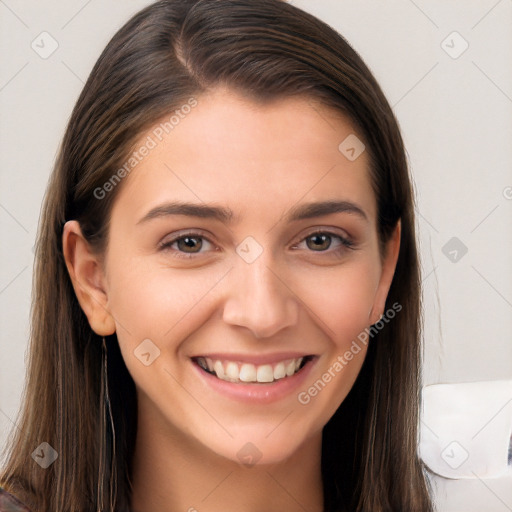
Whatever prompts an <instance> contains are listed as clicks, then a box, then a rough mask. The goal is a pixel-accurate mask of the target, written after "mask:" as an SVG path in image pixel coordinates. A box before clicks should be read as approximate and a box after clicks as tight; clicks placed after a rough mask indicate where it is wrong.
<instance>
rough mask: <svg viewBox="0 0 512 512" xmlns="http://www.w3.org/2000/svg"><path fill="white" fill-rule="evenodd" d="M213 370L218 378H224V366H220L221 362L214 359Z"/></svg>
mask: <svg viewBox="0 0 512 512" xmlns="http://www.w3.org/2000/svg"><path fill="white" fill-rule="evenodd" d="M213 370H214V371H215V373H216V374H217V377H219V379H225V378H226V374H225V373H224V366H222V363H221V362H220V361H215V364H214V365H213Z"/></svg>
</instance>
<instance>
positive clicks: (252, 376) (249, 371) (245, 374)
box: [238, 364, 256, 382]
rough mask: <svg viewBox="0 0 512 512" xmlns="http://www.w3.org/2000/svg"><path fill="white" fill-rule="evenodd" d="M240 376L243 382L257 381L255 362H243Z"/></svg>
mask: <svg viewBox="0 0 512 512" xmlns="http://www.w3.org/2000/svg"><path fill="white" fill-rule="evenodd" d="M238 378H239V379H240V380H241V381H242V382H255V381H256V367H255V366H254V365H253V364H243V365H242V367H241V368H240V375H239V376H238Z"/></svg>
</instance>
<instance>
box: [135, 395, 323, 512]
mask: <svg viewBox="0 0 512 512" xmlns="http://www.w3.org/2000/svg"><path fill="white" fill-rule="evenodd" d="M144 409H145V405H144V401H143V400H142V401H139V419H138V426H137V438H136V444H135V453H134V459H133V472H132V501H131V510H132V512H153V511H154V510H158V511H159V512H221V511H222V512H235V511H236V512H261V511H262V510H265V512H282V511H283V510H286V511H287V512H304V510H308V511H311V512H322V510H323V489H322V478H321V442H322V436H321V432H319V433H318V434H317V435H315V436H314V437H313V438H312V439H309V440H308V441H307V442H306V443H304V445H303V446H301V447H299V448H298V449H297V450H296V452H295V453H294V454H293V455H292V456H290V457H289V458H288V459H286V460H284V461H281V462H279V463H277V464H272V465H258V464H256V465H254V466H251V467H249V466H244V465H241V464H239V463H237V462H234V461H232V460H230V459H227V458H225V457H222V456H220V455H218V454H216V453H214V452H212V451H211V450H210V449H209V448H208V447H206V446H204V444H202V443H199V442H198V441H196V440H195V439H193V438H191V437H189V436H187V435H186V434H184V433H183V432H178V431H176V430H175V429H173V428H172V426H170V425H169V423H168V422H167V423H165V424H163V423H162V422H159V421H155V418H154V416H152V415H151V414H148V413H149V411H144ZM161 421H163V419H162V418H161Z"/></svg>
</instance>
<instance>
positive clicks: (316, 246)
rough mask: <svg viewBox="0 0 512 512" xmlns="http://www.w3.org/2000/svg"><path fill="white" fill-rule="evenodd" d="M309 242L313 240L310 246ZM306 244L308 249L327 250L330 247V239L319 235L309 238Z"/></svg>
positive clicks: (327, 236)
mask: <svg viewBox="0 0 512 512" xmlns="http://www.w3.org/2000/svg"><path fill="white" fill-rule="evenodd" d="M309 240H315V242H314V243H313V244H310V243H309ZM318 242H319V243H318ZM326 242H327V245H325V244H326ZM307 244H308V247H309V248H310V249H313V250H315V249H319V248H320V249H328V248H329V246H330V245H331V237H330V236H329V235H321V234H318V235H312V236H310V237H309V239H308V242H307ZM322 244H323V247H322Z"/></svg>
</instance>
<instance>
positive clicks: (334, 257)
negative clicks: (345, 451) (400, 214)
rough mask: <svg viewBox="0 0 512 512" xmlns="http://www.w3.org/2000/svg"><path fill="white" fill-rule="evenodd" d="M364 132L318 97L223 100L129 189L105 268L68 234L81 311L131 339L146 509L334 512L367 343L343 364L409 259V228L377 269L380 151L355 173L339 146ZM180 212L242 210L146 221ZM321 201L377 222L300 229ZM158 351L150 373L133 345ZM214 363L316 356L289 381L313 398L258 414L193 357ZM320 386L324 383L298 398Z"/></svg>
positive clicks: (170, 141) (286, 400)
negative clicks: (334, 483) (304, 214)
mask: <svg viewBox="0 0 512 512" xmlns="http://www.w3.org/2000/svg"><path fill="white" fill-rule="evenodd" d="M148 134H151V131H148V132H147V133H145V134H142V135H141V138H140V140H141V141H143V140H145V139H146V138H147V136H148ZM350 134H357V133H356V131H355V129H354V126H353V125H352V124H351V123H350V122H349V121H348V120H347V119H346V118H344V117H343V116H341V115H340V114H339V113H336V112H334V111H331V110H329V109H327V108H325V107H322V106H320V105H318V104H316V103H313V102H312V101H310V100H307V99H304V98H294V99H286V100H280V101H279V102H276V103H273V104H269V105H260V104H256V103H253V102H252V101H250V100H247V99H244V98H242V97H241V96H239V95H238V94H236V93H235V92H233V91H230V90H226V89H216V90H213V91H211V92H210V93H208V94H205V95H203V96H200V97H198V105H197V107H196V108H194V109H193V111H192V112H191V113H190V114H189V115H187V116H186V118H184V119H183V120H181V121H180V123H179V125H178V126H176V127H175V129H174V130H173V131H172V132H171V133H170V134H169V135H168V136H167V137H166V138H165V139H164V140H162V141H161V142H159V144H158V145H157V146H156V147H155V148H154V149H152V150H151V151H150V153H149V154H148V155H147V156H145V158H144V159H143V161H142V162H141V163H140V164H138V166H137V167H136V168H135V169H134V170H133V171H132V172H131V173H130V174H129V176H127V177H126V178H124V181H123V183H122V185H121V186H122V189H121V190H120V193H119V195H118V197H117V198H116V201H115V203H114V207H113V211H112V219H111V228H110V233H109V245H108V250H107V254H106V255H105V259H104V260H103V259H101V258H100V257H98V256H97V255H94V254H93V253H92V252H91V251H90V248H89V246H88V244H87V242H86V241H85V239H84V238H83V236H82V233H81V231H80V226H79V225H78V223H77V222H76V221H69V222H68V223H66V226H65V228H64V233H63V246H64V253H65V258H66V263H67V266H68V271H69V273H70V276H71V279H72V281H73V285H74V288H75V291H76V294H77V297H78V299H79V301H80V304H81V306H82V308H83V310H84V312H85V313H86V315H87V317H88V320H89V322H90V324H91V327H92V329H93V330H94V331H95V332H96V333H97V334H99V335H103V336H104V335H109V334H112V333H114V332H115V333H116V334H117V338H118V341H119V344H120V347H121V351H122V354H123V358H124V360H125V362H126V365H127V368H128V370H129V372H130V374H131V375H132V377H133V379H134V382H135V385H136V389H137V398H138V403H139V409H138V432H137V440H136V446H135V459H134V461H135V463H134V472H133V498H132V507H133V511H134V512H150V511H154V510H158V511H161V512H177V511H183V512H186V511H190V512H193V511H194V510H197V511H198V512H203V511H204V512H220V511H223V512H234V511H237V512H261V511H262V510H265V511H266V512H274V511H275V512H277V511H279V512H281V511H282V510H286V511H287V512H299V511H301V512H302V511H304V510H308V511H311V512H321V511H322V510H323V496H322V481H321V474H320V462H321V434H322V428H323V427H324V425H325V424H326V423H327V422H328V420H329V418H330V417H331V416H332V415H333V414H334V412H335V411H336V409H337V408H338V407H339V405H340V403H341V402H342V401H343V400H344V398H345V397H346V395H347V394H348V392H349V391H350V389H351V387H352V385H353V383H354V381H355V379H356V377H357V375H358V374H359V371H360V369H361V366H362V364H363V361H364V357H365V355H366V346H364V345H362V346H361V350H360V351H359V352H357V353H354V354H353V357H352V358H351V360H350V361H349V362H348V364H346V365H345V366H344V367H343V369H342V370H341V371H333V364H334V363H335V361H337V360H338V357H339V356H340V355H343V354H345V353H346V351H347V350H349V349H350V347H351V344H352V342H353V341H354V340H356V339H357V336H358V334H360V333H361V332H362V331H364V329H365V328H367V327H368V326H370V325H371V324H373V323H375V322H377V321H378V320H379V318H380V317H381V315H382V314H383V313H384V307H385V300H386V297H387V294H388V291H389V287H390V284H391V280H392V278H393V273H394V270H395V266H396V261H397V257H398V251H399V245H400V223H399V224H398V226H397V229H396V230H395V233H394V235H393V237H392V238H391V240H390V242H389V244H388V247H387V252H386V255H385V257H384V259H381V258H380V255H379V250H378V237H377V221H376V214H377V211H376V198H375V196H374V194H373V191H372V188H371V185H370V178H369V173H368V157H367V154H366V152H363V153H362V154H361V155H360V156H359V157H358V158H357V159H355V160H354V161H350V160H349V159H347V158H346V156H345V155H344V154H342V152H340V150H339V149H338V146H339V145H340V143H341V142H342V141H343V140H344V139H345V138H346V137H347V136H348V135H350ZM170 201H180V202H189V203H194V204H196V205H205V204H208V205H213V206H217V207H224V208H229V209H231V210H232V212H233V218H232V219H231V221H230V222H228V221H227V220H226V219H224V220H219V219H215V218H210V217H196V216H191V215H181V214H180V215H178V214H174V215H160V216H153V218H151V219H149V220H145V221H141V219H142V218H143V217H145V215H146V214H147V213H148V212H149V211H150V210H151V209H153V208H154V207H156V206H159V205H161V204H162V203H167V202H170ZM324 201H345V202H348V203H351V205H352V206H355V207H357V208H359V209H360V211H362V212H363V214H361V213H357V212H356V211H355V209H354V208H352V209H351V210H349V211H337V212H331V213H324V214H322V215H317V216H313V217H309V218H303V219H298V220H289V219H288V216H289V214H290V213H291V212H292V211H294V210H295V209H296V208H298V207H300V206H303V205H305V204H307V203H312V202H324ZM313 233H317V234H316V235H315V234H313ZM187 234H188V236H189V238H188V239H187V241H186V242H187V243H185V242H184V240H183V236H184V235H187ZM322 234H323V235H322ZM180 236H181V237H182V238H181V239H180V240H181V241H178V240H177V239H179V237H180ZM322 236H323V237H324V238H322ZM247 237H251V238H250V239H247ZM344 240H348V241H349V242H351V243H352V245H351V246H350V247H349V246H346V245H345V244H344ZM164 242H169V243H170V245H169V246H168V247H167V248H166V249H162V248H161V247H160V246H159V244H161V243H164ZM237 248H238V249H239V251H238V252H237ZM240 248H244V249H245V252H244V251H240ZM260 251H261V254H259V252H260ZM247 255H252V256H255V258H254V259H253V260H252V261H251V262H248V259H247ZM180 256H181V257H180ZM148 339H149V340H151V344H150V345H144V347H146V351H145V353H146V354H147V353H148V350H149V352H150V353H151V354H153V355H151V358H153V357H154V354H156V352H155V351H154V350H155V349H154V348H152V347H157V349H158V350H159V351H160V353H159V355H158V357H155V358H154V360H152V362H151V364H149V365H145V364H143V363H142V362H141V358H140V357H137V353H138V352H137V348H138V347H139V346H140V344H141V342H143V340H148ZM146 343H147V342H146ZM147 347H150V348H149V349H148V348H147ZM212 354H213V355H215V354H222V355H223V358H224V359H226V360H228V362H229V361H230V360H231V359H233V360H236V361H240V362H241V363H242V362H246V363H249V364H250V363H253V362H254V363H255V366H257V364H256V363H258V362H255V361H254V360H253V359H251V358H255V357H259V358H263V359H265V358H267V359H268V360H272V362H273V363H276V362H277V361H278V360H279V358H281V359H282V358H288V356H289V355H290V354H293V355H297V356H300V355H303V356H307V357H309V356H311V360H309V359H307V360H309V362H308V364H307V365H306V366H304V368H303V369H301V370H300V371H299V373H297V375H296V376H294V377H285V379H289V378H291V379H297V380H296V381H297V382H299V380H298V379H299V376H300V375H304V376H305V377H300V378H302V381H300V384H298V385H295V386H291V387H290V389H289V390H285V391H284V392H282V393H281V395H279V396H277V395H276V396H273V395H272V392H270V396H271V397H270V399H268V400H266V401H265V400H262V401H258V400H256V399H253V398H251V396H246V397H245V398H243V397H242V398H240V397H233V396H231V395H229V394H226V393H225V392H224V391H223V390H221V389H220V388H219V387H217V384H218V381H219V380H220V379H218V378H216V377H215V376H212V375H210V374H208V373H207V372H205V371H204V370H202V369H201V368H200V367H199V366H198V364H197V359H195V358H196V357H200V356H209V355H212ZM139 356H140V351H139ZM147 358H149V356H146V359H147ZM263 359H262V360H263ZM264 362H265V361H263V363H264ZM263 363H261V364H263ZM258 364H259V363H258ZM273 367H274V368H275V364H274V366H273ZM329 371H330V375H331V378H330V379H327V378H326V377H325V375H326V373H329ZM301 372H303V373H302V374H301ZM319 379H320V380H322V379H323V381H324V382H325V381H326V380H328V383H327V384H326V385H325V386H324V387H323V388H322V389H321V391H319V392H317V393H314V394H313V395H314V396H313V395H311V394H308V396H309V397H310V400H309V401H308V403H307V404H305V403H303V402H300V401H299V400H298V396H299V393H300V392H302V393H305V392H306V393H307V390H308V389H310V388H311V387H312V386H313V384H314V383H315V382H317V381H318V380H319ZM279 382H280V380H277V381H276V382H272V383H260V384H258V383H254V384H251V386H253V388H254V387H256V386H258V389H263V388H262V386H267V387H266V388H265V389H277V387H278V386H276V387H274V388H273V386H275V384H277V383H279ZM289 382H295V381H289ZM241 386H246V384H245V383H243V382H242V383H232V384H230V389H231V388H234V387H236V389H238V390H239V389H240V387H241ZM245 389H248V388H245ZM247 457H248V458H247Z"/></svg>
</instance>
